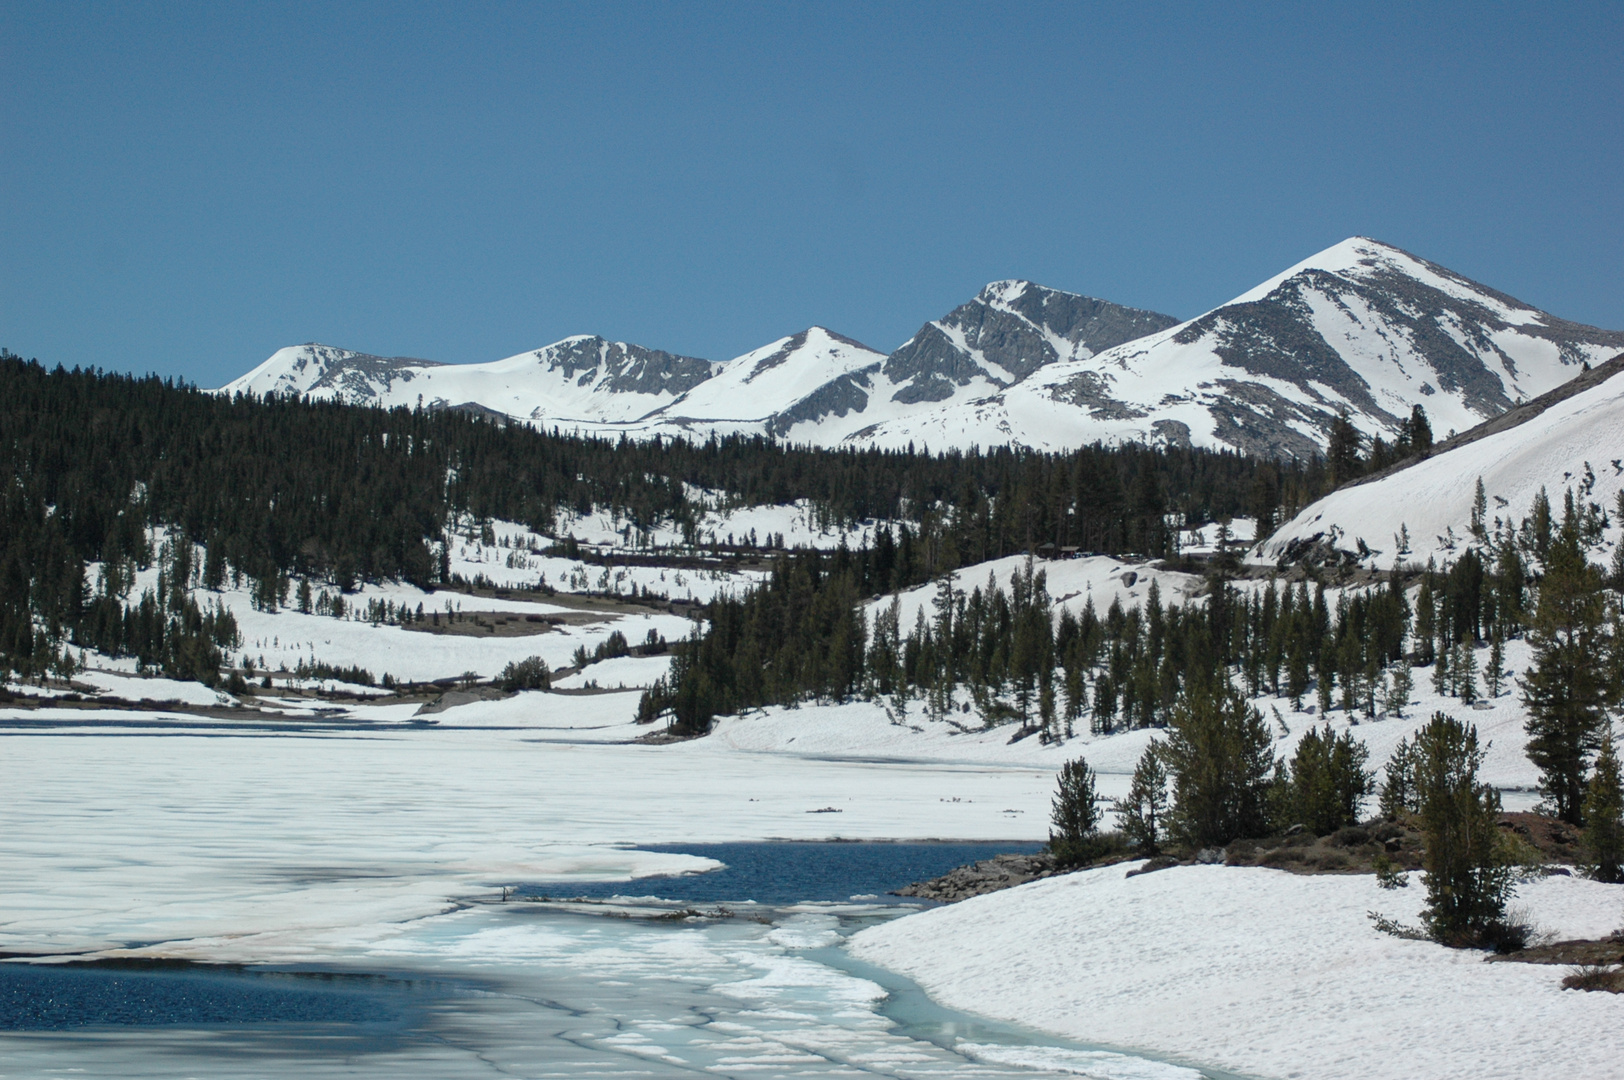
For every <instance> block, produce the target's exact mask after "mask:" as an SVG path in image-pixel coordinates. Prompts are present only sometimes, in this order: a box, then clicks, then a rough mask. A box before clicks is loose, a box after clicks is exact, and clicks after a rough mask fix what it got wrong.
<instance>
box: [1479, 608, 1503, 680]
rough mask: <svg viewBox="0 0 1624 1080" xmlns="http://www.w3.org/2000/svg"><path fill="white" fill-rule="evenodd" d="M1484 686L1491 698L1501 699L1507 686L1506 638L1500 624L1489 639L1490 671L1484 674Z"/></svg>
mask: <svg viewBox="0 0 1624 1080" xmlns="http://www.w3.org/2000/svg"><path fill="white" fill-rule="evenodd" d="M1483 685H1484V687H1485V688H1486V689H1487V690H1488V692H1489V697H1491V698H1497V697H1499V696H1500V691H1501V690H1503V689H1505V685H1506V636H1505V632H1504V631H1503V630H1501V629H1500V624H1499V623H1498V622H1496V623H1495V624H1494V631H1493V635H1492V637H1490V639H1489V670H1488V671H1486V672H1485V673H1484V679H1483Z"/></svg>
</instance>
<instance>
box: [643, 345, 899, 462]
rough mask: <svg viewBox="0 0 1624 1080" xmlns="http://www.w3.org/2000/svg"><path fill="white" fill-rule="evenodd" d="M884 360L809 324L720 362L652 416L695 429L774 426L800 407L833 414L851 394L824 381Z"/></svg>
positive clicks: (793, 419)
mask: <svg viewBox="0 0 1624 1080" xmlns="http://www.w3.org/2000/svg"><path fill="white" fill-rule="evenodd" d="M884 362H885V354H884V353H882V352H877V351H876V350H874V349H871V348H869V347H868V346H867V345H864V344H862V343H861V342H857V341H853V340H852V339H851V338H849V337H844V336H842V335H840V334H837V333H835V332H834V331H833V330H826V329H824V328H823V327H821V326H814V327H811V328H809V329H806V330H802V331H801V332H800V333H798V334H793V335H791V336H790V337H786V338H779V339H778V340H777V341H775V342H773V343H771V344H770V345H763V346H762V347H761V348H759V349H756V350H753V351H752V352H747V353H745V354H744V355H743V356H740V357H738V358H736V359H733V360H729V361H728V362H727V363H725V364H720V365H718V366H717V368H716V370H715V372H714V374H712V376H711V377H710V378H709V379H707V380H705V381H704V382H702V383H700V384H699V385H697V386H695V387H694V388H693V389H692V390H689V391H688V392H687V393H686V394H684V395H683V396H682V397H681V398H679V399H678V400H677V401H674V402H672V403H671V404H670V405H668V406H666V407H664V408H663V409H661V410H660V412H659V414H658V415H657V416H655V417H651V418H650V420H651V422H652V423H654V424H658V425H659V426H662V427H666V428H668V429H673V431H679V430H684V429H685V430H687V431H691V432H694V433H698V434H700V435H703V434H704V433H705V432H707V431H712V430H714V431H718V432H722V431H732V430H738V431H744V432H747V433H750V434H772V433H773V432H774V431H776V430H777V429H778V428H779V427H780V426H782V427H784V428H786V429H787V428H788V427H791V426H793V425H794V424H795V423H797V422H798V419H799V418H800V417H802V416H804V415H808V414H814V415H820V416H835V417H838V416H839V415H842V414H843V413H845V412H847V411H849V410H850V399H849V398H847V397H844V396H843V395H842V394H841V393H840V391H838V390H835V391H833V392H832V393H831V392H830V391H828V390H827V389H826V388H828V387H830V386H831V384H836V383H840V382H841V380H843V379H846V378H847V377H850V376H853V375H871V374H873V373H874V372H875V371H878V370H879V367H880V365H881V364H883V363H884Z"/></svg>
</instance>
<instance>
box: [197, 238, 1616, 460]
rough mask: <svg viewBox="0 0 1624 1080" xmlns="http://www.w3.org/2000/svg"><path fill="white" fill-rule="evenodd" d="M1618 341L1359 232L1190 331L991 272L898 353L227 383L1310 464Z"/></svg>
mask: <svg viewBox="0 0 1624 1080" xmlns="http://www.w3.org/2000/svg"><path fill="white" fill-rule="evenodd" d="M1620 349H1624V332H1617V331H1609V330H1598V329H1596V328H1595V327H1590V326H1582V325H1580V324H1578V323H1571V322H1567V321H1565V320H1562V319H1558V318H1555V317H1554V316H1551V315H1547V314H1545V313H1544V312H1541V311H1538V310H1536V309H1534V308H1532V307H1529V306H1528V305H1527V304H1523V303H1521V302H1519V301H1517V300H1513V299H1512V298H1511V297H1509V296H1506V295H1504V294H1502V293H1499V292H1496V291H1494V290H1493V289H1490V288H1487V287H1485V286H1483V285H1479V284H1476V283H1475V282H1472V281H1469V280H1467V279H1466V278H1463V277H1461V276H1460V275H1458V274H1455V273H1453V272H1452V271H1449V270H1446V269H1444V268H1443V267H1441V266H1437V265H1435V264H1433V263H1430V262H1427V261H1426V260H1425V259H1420V258H1417V257H1416V256H1414V255H1410V254H1408V253H1407V252H1403V251H1400V250H1399V249H1398V248H1395V247H1391V246H1389V245H1386V244H1382V243H1379V242H1377V241H1375V240H1368V239H1364V238H1359V237H1356V238H1354V239H1351V240H1346V241H1343V242H1342V243H1340V244H1337V245H1335V246H1333V247H1330V248H1327V249H1326V250H1325V251H1322V252H1320V253H1319V254H1317V255H1315V256H1313V257H1312V258H1309V259H1306V260H1304V261H1303V262H1301V263H1299V264H1297V265H1296V266H1293V267H1290V268H1289V269H1287V270H1286V271H1284V272H1283V273H1281V274H1278V275H1276V276H1275V277H1272V278H1270V279H1269V280H1267V281H1265V282H1263V283H1262V284H1260V285H1258V286H1257V287H1256V288H1254V289H1251V290H1250V291H1248V292H1246V293H1244V294H1242V295H1241V296H1238V297H1236V298H1235V299H1234V300H1232V301H1230V302H1229V303H1228V304H1225V305H1223V306H1222V307H1219V308H1216V309H1214V310H1212V311H1209V312H1207V313H1206V314H1205V315H1202V316H1200V317H1199V318H1196V319H1192V320H1190V321H1189V322H1185V323H1177V322H1176V321H1175V320H1174V319H1173V318H1172V317H1171V316H1168V315H1159V314H1157V313H1155V312H1151V311H1143V310H1140V309H1138V308H1130V307H1124V306H1122V305H1119V304H1112V303H1109V302H1107V301H1104V300H1096V299H1093V298H1091V297H1087V296H1079V295H1077V294H1075V293H1067V292H1061V291H1059V290H1056V289H1049V288H1045V287H1044V286H1041V285H1035V284H1033V283H1031V282H1028V281H997V282H993V283H992V284H991V285H988V286H987V287H986V288H984V289H982V290H981V292H980V293H979V294H978V295H977V296H976V297H975V298H974V299H972V300H971V301H970V302H968V303H966V304H963V305H961V306H959V307H958V308H955V309H954V310H953V311H952V312H950V313H949V314H947V315H945V316H943V317H942V318H940V319H936V320H934V321H932V322H929V323H927V324H925V326H924V327H922V328H921V329H920V330H919V332H918V333H916V334H915V335H914V336H913V337H912V338H910V339H908V341H906V342H904V343H903V345H902V346H901V347H900V348H898V349H897V350H896V351H895V352H893V353H891V354H890V355H889V356H887V355H885V354H882V353H880V352H877V351H875V350H873V349H870V348H868V347H867V346H864V345H861V344H859V343H857V342H855V341H853V340H851V339H850V338H846V337H842V336H841V335H839V334H836V333H834V332H833V331H830V330H826V329H823V328H822V327H812V328H810V329H808V330H804V331H802V332H800V333H798V334H795V335H793V336H791V337H787V338H782V339H780V340H778V341H775V342H772V343H771V344H769V345H766V346H763V347H762V348H760V349H756V350H754V351H752V352H749V353H746V354H745V355H743V356H740V357H738V358H737V359H734V360H731V361H728V362H727V363H723V364H713V363H711V362H709V361H706V360H700V359H697V358H695V357H689V356H677V355H673V354H671V353H665V352H660V351H657V350H653V349H646V348H643V347H642V346H639V345H629V344H625V343H623V342H611V341H606V340H604V339H602V338H596V337H575V338H567V339H565V340H564V341H560V342H558V343H557V344H554V345H549V346H547V347H546V348H544V349H538V350H536V351H535V352H530V353H524V354H521V355H519V356H515V357H511V358H509V359H507V360H500V361H497V362H495V363H492V364H458V365H447V364H434V363H431V362H429V361H424V360H409V359H402V358H386V357H378V356H371V355H368V354H365V353H354V352H347V351H345V350H341V349H332V348H329V347H326V346H321V345H305V346H300V347H298V348H293V349H283V350H281V351H280V352H278V353H277V354H276V355H274V356H272V357H271V358H270V359H269V360H267V361H266V362H265V363H264V364H261V365H260V366H259V367H258V368H256V369H255V370H254V371H252V372H250V373H248V374H247V375H245V376H243V377H242V378H240V379H237V380H236V381H234V382H232V383H230V384H228V385H227V386H226V387H224V388H223V390H224V391H226V392H232V391H239V390H241V391H251V392H254V393H266V392H270V391H276V392H294V393H308V394H312V395H315V396H318V397H330V398H337V399H340V400H344V401H350V402H355V403H360V404H376V405H385V406H393V405H407V406H416V405H423V406H429V407H442V408H444V407H468V408H477V409H482V410H489V411H491V412H495V413H500V414H503V415H505V416H508V417H511V418H514V419H518V420H522V421H524V422H527V423H531V424H535V425H537V426H551V425H562V426H564V427H565V428H566V429H568V430H574V431H581V432H589V433H598V434H607V435H618V434H621V433H624V434H627V435H629V436H631V437H633V438H649V437H653V436H656V435H666V436H672V435H683V436H700V437H703V436H704V435H707V434H709V433H710V432H712V431H715V432H717V433H719V434H728V433H743V434H761V435H769V436H773V437H776V438H780V439H785V440H787V441H790V442H795V443H807V444H811V445H816V446H836V445H875V446H885V447H897V448H900V447H903V446H906V445H908V444H909V443H913V444H915V445H919V446H928V447H931V448H933V449H937V450H944V449H949V448H968V447H971V446H994V445H1007V444H1017V445H1023V446H1030V447H1034V448H1038V449H1045V450H1063V449H1068V448H1072V447H1076V446H1079V445H1083V444H1086V443H1091V442H1095V441H1104V442H1130V441H1133V442H1153V443H1167V444H1173V445H1190V444H1193V445H1198V446H1208V447H1233V448H1236V449H1241V450H1245V451H1248V452H1252V453H1258V454H1266V455H1288V456H1299V457H1306V456H1308V455H1310V454H1313V453H1316V452H1318V451H1320V450H1321V449H1322V448H1323V446H1324V443H1325V434H1326V431H1327V429H1328V427H1329V425H1330V422H1331V420H1332V419H1333V418H1334V417H1335V416H1336V415H1337V413H1338V412H1339V411H1343V410H1345V411H1347V413H1348V414H1349V417H1350V419H1351V420H1352V421H1353V423H1354V424H1355V426H1357V427H1358V428H1360V429H1361V430H1362V431H1364V432H1365V433H1366V434H1368V435H1381V436H1383V437H1384V438H1387V439H1389V440H1391V439H1392V437H1393V436H1394V435H1395V433H1396V431H1397V428H1398V425H1399V423H1400V422H1401V421H1402V420H1403V419H1404V418H1405V417H1407V416H1408V415H1409V413H1410V410H1411V408H1412V407H1413V406H1414V405H1417V404H1421V405H1423V406H1425V408H1426V410H1427V413H1428V414H1429V416H1430V418H1431V421H1432V427H1433V430H1434V431H1436V432H1438V433H1439V434H1440V435H1441V434H1443V433H1445V432H1449V431H1454V430H1465V429H1467V428H1469V427H1472V426H1473V425H1475V424H1477V423H1478V422H1480V421H1482V420H1484V419H1488V418H1490V417H1494V416H1498V415H1500V414H1502V413H1504V412H1505V411H1506V410H1508V409H1510V408H1512V407H1513V406H1514V405H1516V404H1517V403H1518V402H1520V401H1525V400H1527V399H1529V398H1532V397H1534V396H1536V395H1538V394H1541V393H1543V392H1545V391H1547V390H1550V389H1551V388H1553V387H1555V386H1558V385H1560V384H1562V383H1564V382H1566V381H1567V380H1568V379H1570V378H1572V377H1573V375H1575V374H1576V373H1577V372H1578V371H1579V370H1580V368H1581V366H1582V365H1583V364H1585V363H1587V362H1588V363H1595V362H1597V361H1599V360H1601V359H1603V358H1604V357H1607V356H1611V355H1612V354H1613V353H1615V352H1617V351H1619V350H1620Z"/></svg>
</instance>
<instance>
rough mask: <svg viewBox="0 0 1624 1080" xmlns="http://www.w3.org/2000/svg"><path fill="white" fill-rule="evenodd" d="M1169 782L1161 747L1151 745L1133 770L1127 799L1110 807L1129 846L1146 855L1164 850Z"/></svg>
mask: <svg viewBox="0 0 1624 1080" xmlns="http://www.w3.org/2000/svg"><path fill="white" fill-rule="evenodd" d="M1168 779H1169V777H1168V773H1167V764H1166V762H1165V761H1164V760H1163V757H1162V747H1161V744H1160V743H1157V742H1155V741H1152V742H1151V743H1150V745H1149V746H1147V747H1145V752H1144V753H1143V754H1141V755H1140V756H1139V763H1138V764H1137V765H1135V766H1134V769H1133V780H1132V782H1131V783H1130V784H1129V785H1128V795H1127V797H1126V798H1124V799H1121V800H1119V801H1117V802H1115V803H1113V804H1112V805H1111V809H1112V810H1114V811H1115V812H1116V815H1117V820H1118V821H1119V822H1121V825H1122V832H1123V834H1124V835H1125V836H1126V837H1127V838H1128V842H1129V843H1130V844H1132V845H1133V847H1134V848H1135V849H1136V850H1138V851H1140V852H1142V853H1144V854H1147V855H1154V854H1155V853H1156V852H1158V851H1160V850H1161V842H1162V837H1163V835H1164V834H1165V833H1166V831H1167V808H1168V800H1167V785H1168Z"/></svg>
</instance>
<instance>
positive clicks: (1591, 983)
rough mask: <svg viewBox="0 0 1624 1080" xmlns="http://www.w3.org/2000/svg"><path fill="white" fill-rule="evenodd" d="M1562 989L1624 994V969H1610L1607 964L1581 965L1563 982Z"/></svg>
mask: <svg viewBox="0 0 1624 1080" xmlns="http://www.w3.org/2000/svg"><path fill="white" fill-rule="evenodd" d="M1562 989H1564V990H1603V991H1606V992H1607V993H1610V994H1619V993H1624V968H1616V967H1608V966H1607V965H1606V964H1581V965H1580V966H1579V967H1576V968H1574V969H1573V973H1572V974H1570V975H1568V976H1567V977H1566V978H1564V979H1563V980H1562Z"/></svg>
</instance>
